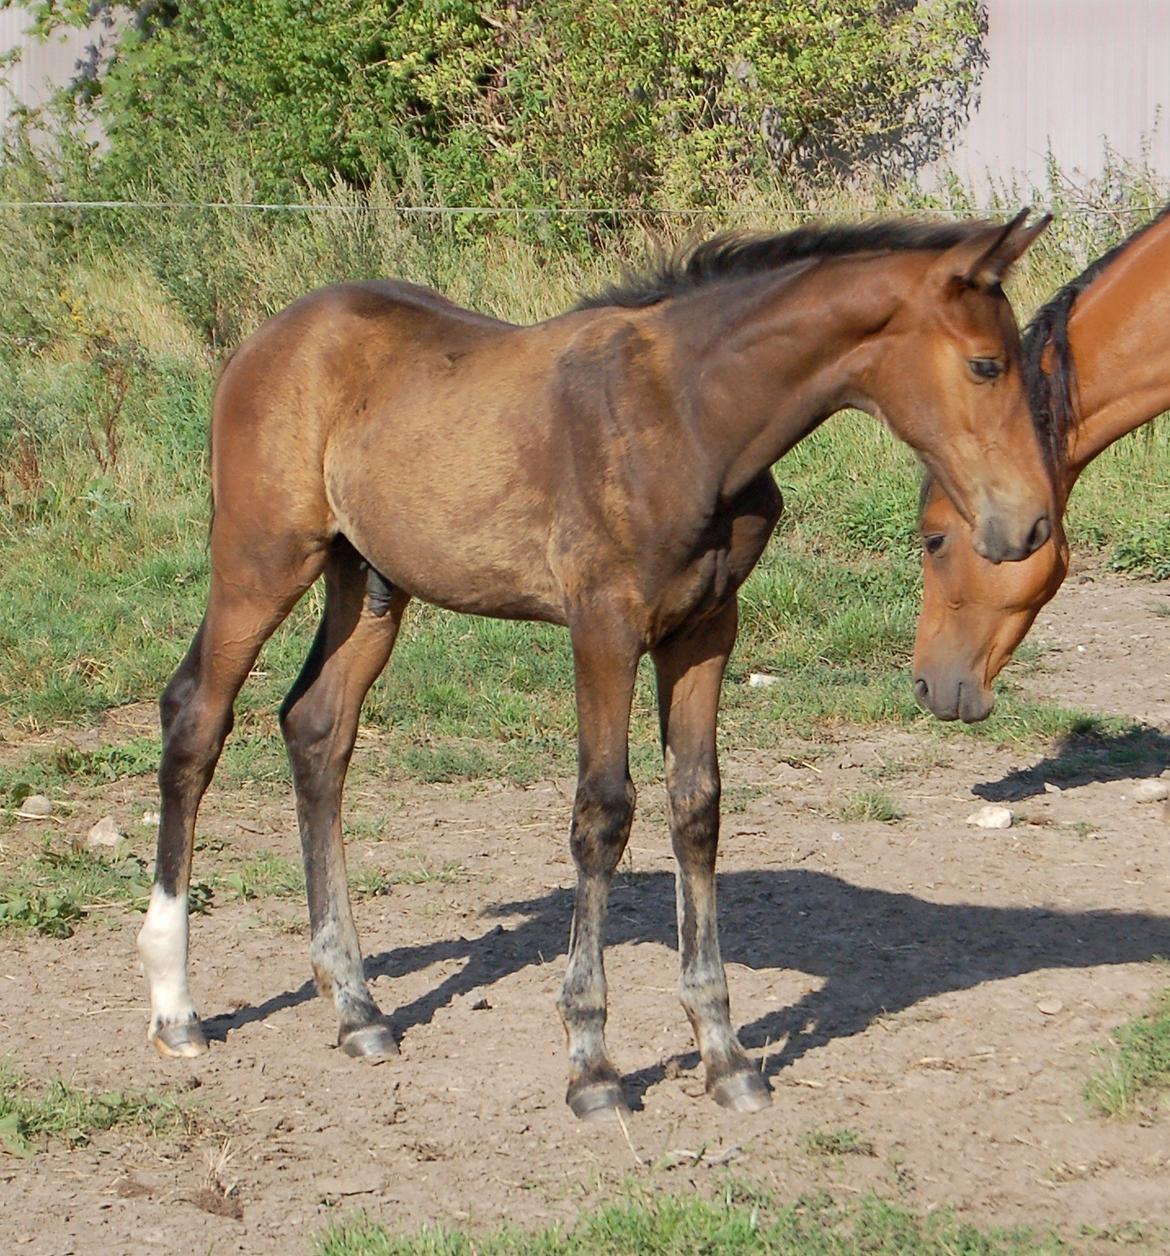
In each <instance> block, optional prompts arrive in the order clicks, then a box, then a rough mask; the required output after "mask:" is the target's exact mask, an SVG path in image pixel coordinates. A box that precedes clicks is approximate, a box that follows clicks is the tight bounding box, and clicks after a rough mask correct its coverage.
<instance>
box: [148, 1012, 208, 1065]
mask: <svg viewBox="0 0 1170 1256" xmlns="http://www.w3.org/2000/svg"><path fill="white" fill-rule="evenodd" d="M147 1039H148V1040H149V1041H150V1042H152V1043H153V1044H154V1049H155V1050H156V1051H157V1052H158V1053H159V1055H161V1056H165V1057H166V1058H167V1059H169V1060H190V1059H192V1058H194V1057H195V1056H197V1055H204V1054H205V1053H206V1051H207V1035H206V1034H205V1033H204V1032H203V1024H202V1022H201V1021H200V1020H199V1017H198V1016H196V1017H195V1018H194V1019H193V1020H189V1021H176V1022H175V1023H174V1024H172V1025H160V1026H159V1027H158V1029H155V1030H151V1031H150V1032H149V1033H148V1034H147Z"/></svg>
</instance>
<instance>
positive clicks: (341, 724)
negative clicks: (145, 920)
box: [280, 543, 409, 1062]
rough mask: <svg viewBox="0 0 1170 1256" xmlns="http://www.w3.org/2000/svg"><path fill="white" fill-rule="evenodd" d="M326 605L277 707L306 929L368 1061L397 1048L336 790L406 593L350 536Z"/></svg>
mask: <svg viewBox="0 0 1170 1256" xmlns="http://www.w3.org/2000/svg"><path fill="white" fill-rule="evenodd" d="M325 580H326V588H325V614H324V616H323V618H322V620H321V625H320V627H319V628H318V630H317V637H316V640H315V641H314V642H313V648H312V650H311V651H310V653H309V657H308V659H307V660H306V661H305V666H304V668H303V669H302V671H301V674H300V677H299V678H298V679H297V683H296V685H295V686H294V687H293V689H292V691H291V692H290V693H289V695H288V697H287V698H286V699H285V702H284V705H283V707H282V708H281V712H280V719H281V727H282V728H283V730H284V738H285V743H286V744H287V746H288V755H289V760H290V762H291V764H292V772H293V783H294V785H295V787H296V796H297V818H298V820H299V822H300V829H301V849H302V851H303V854H304V859H305V880H306V883H307V886H308V892H309V923H310V926H311V928H312V931H313V941H312V948H311V959H312V964H313V974H314V976H315V977H316V979H317V988H318V989H319V990H320V992H321V993H322V994H323V995H329V994H332V995H333V1001H334V1005H335V1006H336V1008H337V1016H338V1035H337V1041H338V1045H339V1046H340V1047H341V1048H342V1050H343V1051H345V1052H346V1054H347V1055H353V1056H362V1057H364V1058H366V1059H369V1060H373V1061H375V1062H377V1061H379V1060H384V1059H386V1058H387V1057H388V1056H391V1055H396V1054H397V1052H398V1045H397V1043H396V1042H395V1039H394V1031H393V1029H392V1028H391V1025H390V1022H389V1021H388V1020H387V1019H386V1018H385V1017H383V1016H382V1014H381V1013H380V1012H379V1010H378V1007H377V1005H376V1004H375V1003H374V1000H373V999H372V998H371V996H370V992H369V989H368V988H367V986H366V979H365V974H364V973H363V971H362V953H361V948H360V946H359V944H358V936H357V930H356V929H355V928H354V923H353V915H352V913H351V911H350V905H349V885H348V882H347V880H346V875H345V850H344V847H343V844H342V834H341V793H342V787H343V785H344V783H345V773H346V769H347V768H348V766H349V759H350V755H351V754H352V752H353V746H354V741H355V739H356V736H357V727H358V717H359V715H360V713H361V707H362V700H363V699H364V698H365V696H366V691H367V690H368V689H369V687H370V686H371V685H372V684H373V683H374V681H375V680H376V679H377V677H378V674H379V673H380V672H381V671H382V669H383V668H384V667H385V666H386V660H387V659H388V658H389V657H390V651H391V650H392V649H393V647H394V638H395V637H396V636H397V634H398V626H399V624H400V623H401V622H402V614H403V611H404V610H405V609H406V603H407V601H408V600H409V599H408V597H407V595H406V594H403V593H400V592H398V591H397V590H396V589H391V588H390V587H389V586H387V585H386V584H385V582H383V581H381V579H380V577H378V576H377V575H376V574H375V573H372V572H371V573H370V583H369V596H368V597H367V577H366V572H365V570H364V569H363V567H362V563H361V559H360V558H359V556H358V555H357V554H356V553H355V552H354V550H353V549H352V548H351V547H350V546H349V545H348V544H344V543H343V544H341V545H339V546H338V547H336V548H335V549H334V551H333V553H332V554H331V555H330V557H329V561H328V564H327V565H326V568H325Z"/></svg>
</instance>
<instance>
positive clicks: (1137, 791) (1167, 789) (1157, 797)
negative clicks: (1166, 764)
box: [1133, 777, 1170, 802]
mask: <svg viewBox="0 0 1170 1256" xmlns="http://www.w3.org/2000/svg"><path fill="white" fill-rule="evenodd" d="M1133 796H1134V801H1135V802H1161V801H1162V800H1163V799H1164V798H1170V782H1167V781H1161V780H1158V778H1157V777H1153V778H1151V779H1150V780H1147V781H1138V783H1137V784H1136V785H1135V786H1134V787H1133Z"/></svg>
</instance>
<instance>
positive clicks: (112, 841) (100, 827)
mask: <svg viewBox="0 0 1170 1256" xmlns="http://www.w3.org/2000/svg"><path fill="white" fill-rule="evenodd" d="M121 840H122V830H121V829H119V828H118V822H117V820H115V819H114V817H113V816H102V818H101V819H100V820H99V821H98V822H97V823H96V824H95V825H94V826H93V828H91V829H90V831H89V832H88V833H87V834H86V835H85V844H86V845H87V846H88V847H89V848H90V849H91V850H100V849H103V848H104V849H107V850H108V849H109V848H111V847H113V846H117V845H118V843H119V842H120V841H121Z"/></svg>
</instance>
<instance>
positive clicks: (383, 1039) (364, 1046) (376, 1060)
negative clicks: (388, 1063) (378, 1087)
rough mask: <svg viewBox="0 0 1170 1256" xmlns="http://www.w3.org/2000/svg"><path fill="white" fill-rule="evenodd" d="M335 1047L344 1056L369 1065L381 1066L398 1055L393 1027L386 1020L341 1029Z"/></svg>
mask: <svg viewBox="0 0 1170 1256" xmlns="http://www.w3.org/2000/svg"><path fill="white" fill-rule="evenodd" d="M337 1045H338V1046H339V1047H340V1048H341V1049H342V1051H344V1052H345V1054H346V1055H352V1056H353V1057H354V1059H356V1060H366V1061H368V1062H369V1063H370V1064H381V1063H382V1062H383V1061H384V1060H392V1059H393V1058H394V1057H395V1056H396V1055H397V1054H398V1039H397V1038H396V1037H395V1036H394V1026H393V1025H391V1024H390V1022H389V1021H388V1020H376V1021H371V1022H370V1024H368V1025H361V1026H359V1027H358V1028H357V1029H348V1030H346V1029H343V1030H342V1031H341V1033H340V1034H338V1036H337Z"/></svg>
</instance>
